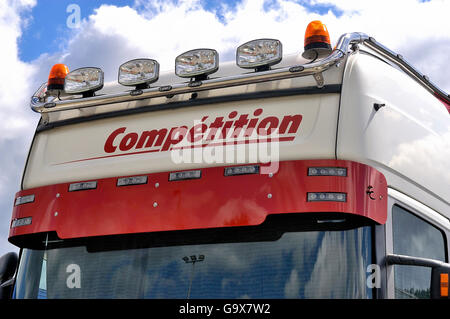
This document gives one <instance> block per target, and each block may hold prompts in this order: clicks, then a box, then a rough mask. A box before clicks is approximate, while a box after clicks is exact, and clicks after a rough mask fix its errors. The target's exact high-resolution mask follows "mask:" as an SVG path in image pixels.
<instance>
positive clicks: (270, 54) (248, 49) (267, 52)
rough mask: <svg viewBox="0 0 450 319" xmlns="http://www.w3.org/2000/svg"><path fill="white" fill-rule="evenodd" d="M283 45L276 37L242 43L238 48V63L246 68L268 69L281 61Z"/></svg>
mask: <svg viewBox="0 0 450 319" xmlns="http://www.w3.org/2000/svg"><path fill="white" fill-rule="evenodd" d="M282 56H283V52H282V45H281V42H280V41H279V40H275V39H257V40H252V41H249V42H247V43H244V44H242V45H241V46H239V47H238V48H237V50H236V64H237V65H238V66H239V67H241V68H244V69H255V70H256V71H266V70H269V69H270V66H272V65H274V64H277V63H279V62H280V61H281V59H282Z"/></svg>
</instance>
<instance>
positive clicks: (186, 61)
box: [175, 49, 219, 81]
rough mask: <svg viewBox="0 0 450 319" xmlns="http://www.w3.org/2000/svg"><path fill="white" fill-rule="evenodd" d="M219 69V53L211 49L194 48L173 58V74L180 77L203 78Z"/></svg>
mask: <svg viewBox="0 0 450 319" xmlns="http://www.w3.org/2000/svg"><path fill="white" fill-rule="evenodd" d="M218 69H219V53H217V51H216V50H213V49H195V50H191V51H187V52H185V53H183V54H180V55H179V56H177V57H176V59H175V74H176V75H178V76H179V77H182V78H195V80H196V81H198V80H205V79H207V76H208V75H209V74H211V73H214V72H216V71H217V70H218Z"/></svg>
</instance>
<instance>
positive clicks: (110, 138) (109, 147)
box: [104, 127, 127, 153]
mask: <svg viewBox="0 0 450 319" xmlns="http://www.w3.org/2000/svg"><path fill="white" fill-rule="evenodd" d="M126 129H127V128H126V127H121V128H118V129H117V130H115V131H114V132H112V133H111V134H110V135H109V136H108V138H107V139H106V142H105V147H104V150H105V152H106V153H114V152H115V151H116V149H117V146H114V145H113V143H114V140H115V138H116V137H117V135H119V134H122V133H124V132H125V130H126Z"/></svg>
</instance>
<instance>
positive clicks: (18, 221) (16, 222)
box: [11, 217, 33, 228]
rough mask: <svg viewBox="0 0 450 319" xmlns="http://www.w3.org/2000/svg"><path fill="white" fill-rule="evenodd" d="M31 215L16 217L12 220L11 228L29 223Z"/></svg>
mask: <svg viewBox="0 0 450 319" xmlns="http://www.w3.org/2000/svg"><path fill="white" fill-rule="evenodd" d="M32 219H33V218H32V217H24V218H17V219H14V220H13V221H12V224H11V228H14V227H20V226H26V225H31V222H32Z"/></svg>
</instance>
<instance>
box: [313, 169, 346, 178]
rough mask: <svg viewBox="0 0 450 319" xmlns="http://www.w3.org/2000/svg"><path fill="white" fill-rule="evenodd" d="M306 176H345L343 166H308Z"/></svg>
mask: <svg viewBox="0 0 450 319" xmlns="http://www.w3.org/2000/svg"><path fill="white" fill-rule="evenodd" d="M308 176H344V177H345V176H347V168H345V167H308Z"/></svg>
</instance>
